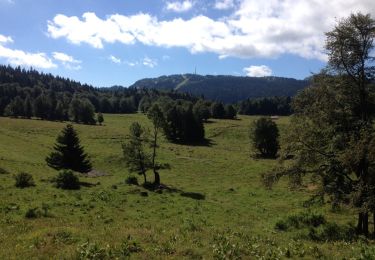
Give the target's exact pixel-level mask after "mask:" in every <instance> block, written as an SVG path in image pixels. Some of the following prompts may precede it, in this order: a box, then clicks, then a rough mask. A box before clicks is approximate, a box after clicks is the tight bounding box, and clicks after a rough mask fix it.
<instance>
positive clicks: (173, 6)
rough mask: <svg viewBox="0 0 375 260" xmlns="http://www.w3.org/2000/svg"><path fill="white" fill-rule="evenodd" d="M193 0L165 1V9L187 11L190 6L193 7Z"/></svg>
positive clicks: (179, 11)
mask: <svg viewBox="0 0 375 260" xmlns="http://www.w3.org/2000/svg"><path fill="white" fill-rule="evenodd" d="M193 6H194V2H193V1H191V0H184V1H182V2H179V1H175V2H167V4H166V7H165V8H166V9H167V10H169V11H174V12H177V13H182V12H187V11H189V10H190V9H191V8H193Z"/></svg>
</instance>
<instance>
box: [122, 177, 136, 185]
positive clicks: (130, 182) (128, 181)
mask: <svg viewBox="0 0 375 260" xmlns="http://www.w3.org/2000/svg"><path fill="white" fill-rule="evenodd" d="M125 183H126V184H128V185H138V179H137V177H135V176H128V177H127V178H126V180H125Z"/></svg>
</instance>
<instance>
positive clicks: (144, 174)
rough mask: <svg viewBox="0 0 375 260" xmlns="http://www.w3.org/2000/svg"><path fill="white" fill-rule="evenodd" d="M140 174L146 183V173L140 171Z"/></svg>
mask: <svg viewBox="0 0 375 260" xmlns="http://www.w3.org/2000/svg"><path fill="white" fill-rule="evenodd" d="M142 175H143V178H144V180H145V184H146V183H147V179H146V173H144V172H143V173H142Z"/></svg>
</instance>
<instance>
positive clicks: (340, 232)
mask: <svg viewBox="0 0 375 260" xmlns="http://www.w3.org/2000/svg"><path fill="white" fill-rule="evenodd" d="M308 238H309V239H312V240H316V241H322V242H324V241H353V240H354V239H356V238H357V232H356V229H355V228H354V227H353V226H349V225H338V224H336V223H325V224H324V225H322V226H321V227H319V228H311V229H310V230H309V233H308Z"/></svg>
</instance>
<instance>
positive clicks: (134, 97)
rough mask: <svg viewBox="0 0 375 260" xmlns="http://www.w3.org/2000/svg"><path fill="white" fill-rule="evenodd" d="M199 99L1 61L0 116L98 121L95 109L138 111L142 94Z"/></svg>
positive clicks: (149, 97) (146, 97) (88, 122)
mask: <svg viewBox="0 0 375 260" xmlns="http://www.w3.org/2000/svg"><path fill="white" fill-rule="evenodd" d="M160 96H167V97H170V98H172V99H182V100H189V101H193V102H194V101H196V100H197V98H195V97H193V96H191V95H189V94H185V93H175V92H163V91H157V90H146V89H134V88H124V87H120V86H114V87H111V88H94V87H92V86H90V85H87V84H81V83H79V82H76V81H72V80H70V79H65V78H62V77H59V76H53V75H51V74H44V73H40V72H38V71H36V70H33V69H29V70H26V69H21V68H20V67H16V68H13V67H10V66H3V65H0V116H11V117H24V118H31V117H37V118H41V119H46V120H71V121H75V122H80V123H86V124H92V123H95V119H94V117H93V116H94V113H95V112H102V113H135V112H136V111H137V110H138V106H139V103H140V100H141V99H142V98H145V99H148V100H151V101H152V100H155V99H156V98H158V97H160Z"/></svg>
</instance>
